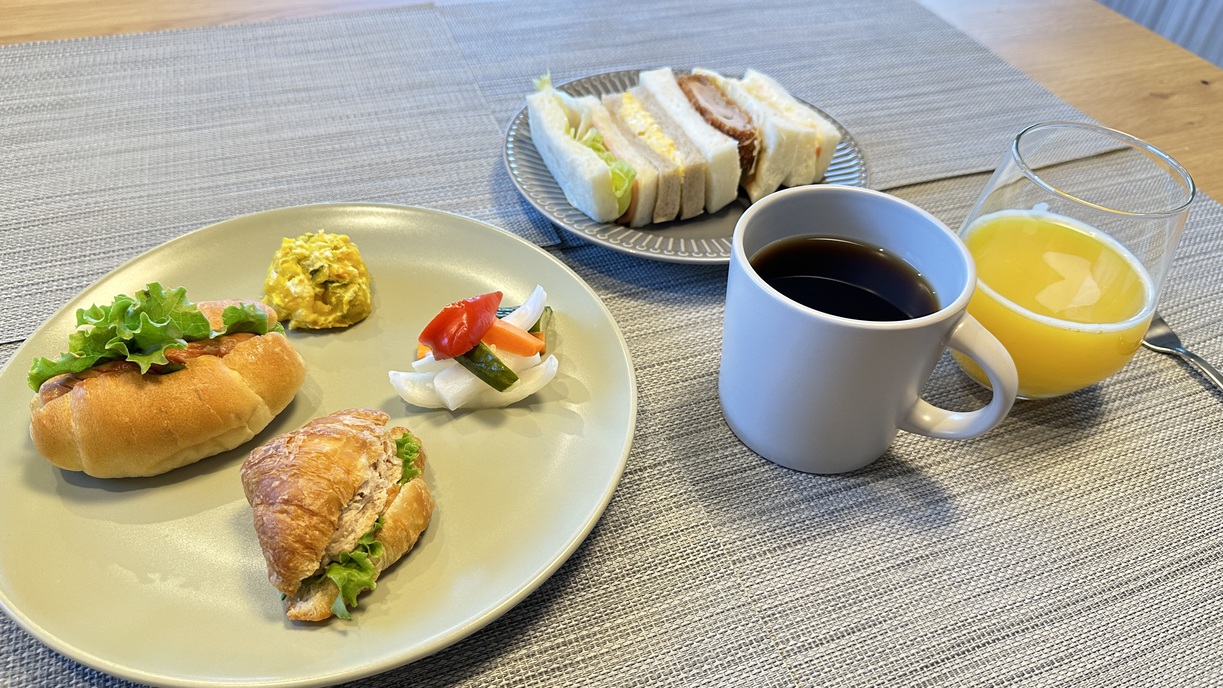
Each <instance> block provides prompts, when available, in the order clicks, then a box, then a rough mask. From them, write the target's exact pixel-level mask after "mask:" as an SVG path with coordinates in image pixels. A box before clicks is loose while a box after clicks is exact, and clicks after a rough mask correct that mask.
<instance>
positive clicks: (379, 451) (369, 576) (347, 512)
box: [241, 409, 433, 621]
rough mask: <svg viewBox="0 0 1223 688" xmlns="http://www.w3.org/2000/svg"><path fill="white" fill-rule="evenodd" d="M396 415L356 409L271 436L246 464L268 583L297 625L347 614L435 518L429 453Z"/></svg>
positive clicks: (247, 489) (244, 474)
mask: <svg viewBox="0 0 1223 688" xmlns="http://www.w3.org/2000/svg"><path fill="white" fill-rule="evenodd" d="M389 420H390V417H389V416H388V415H387V414H385V413H383V412H382V411H377V410H372V409H348V410H344V411H337V412H335V413H333V414H331V415H328V416H323V417H321V418H316V419H314V420H312V421H310V422H309V423H307V424H306V425H305V426H303V427H302V428H300V429H298V430H294V431H293V432H289V433H286V434H283V435H279V436H277V437H274V438H272V439H271V440H269V441H268V442H267V443H266V444H264V445H262V446H260V447H258V448H257V449H255V450H254V451H252V452H251V454H250V457H249V458H248V459H247V460H246V461H245V462H244V463H243V464H242V469H241V475H242V486H243V489H244V491H245V493H246V499H247V502H249V503H250V505H251V508H252V510H253V513H254V526H255V532H256V534H257V536H258V538H259V545H260V548H261V549H262V551H263V556H264V560H265V562H266V564H267V570H268V580H269V581H271V583H272V585H273V586H275V587H276V589H277V590H279V591H280V592H281V593H282V594H283V595H284V596H285V613H286V615H287V616H288V618H290V619H293V620H298V621H322V620H324V619H327V618H329V617H331V616H332V615H336V616H341V617H344V618H348V617H349V612H348V607H349V606H354V605H355V604H356V598H357V595H359V594H360V593H361V592H362V591H364V590H372V589H373V588H374V587H376V581H377V579H378V577H379V575H380V574H381V573H382V571H384V570H385V569H386V568H387V567H388V566H390V565H391V564H393V563H395V562H396V561H397V560H399V558H400V557H402V556H403V555H404V554H406V553H407V552H408V551H409V550H411V549H412V547H413V546H414V545H415V544H416V541H417V539H418V538H419V537H420V535H421V533H422V532H423V531H424V530H425V527H426V526H428V524H429V520H430V519H431V518H432V515H433V498H432V497H431V496H430V494H429V489H428V487H427V486H426V485H425V481H424V479H423V477H422V475H423V471H424V467H425V453H424V450H423V449H422V448H421V446H420V441H419V440H418V439H417V438H416V437H415V436H414V435H412V433H410V432H409V431H408V430H407V429H405V428H402V427H389V428H388V427H387V426H386V425H387V422H388V421H389Z"/></svg>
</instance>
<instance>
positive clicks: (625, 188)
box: [579, 129, 637, 216]
mask: <svg viewBox="0 0 1223 688" xmlns="http://www.w3.org/2000/svg"><path fill="white" fill-rule="evenodd" d="M579 143H581V144H582V145H583V146H586V147H587V148H589V149H590V150H592V151H594V152H595V154H596V155H598V156H599V158H601V159H602V160H603V162H605V163H607V166H608V168H609V169H610V170H611V177H612V194H614V195H615V197H616V215H617V216H619V215H623V214H624V211H626V210H628V206H629V203H630V202H631V201H632V200H633V180H635V179H637V170H635V169H633V166H632V165H630V164H628V163H627V162H625V161H623V160H617V159H616V156H615V154H614V153H612V152H611V151H609V150H607V146H606V145H605V144H604V143H603V134H601V133H599V130H598V129H590V130H589V131H587V132H586V135H585V136H583V137H582V139H581V141H579Z"/></svg>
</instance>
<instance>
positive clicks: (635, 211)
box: [575, 96, 679, 227]
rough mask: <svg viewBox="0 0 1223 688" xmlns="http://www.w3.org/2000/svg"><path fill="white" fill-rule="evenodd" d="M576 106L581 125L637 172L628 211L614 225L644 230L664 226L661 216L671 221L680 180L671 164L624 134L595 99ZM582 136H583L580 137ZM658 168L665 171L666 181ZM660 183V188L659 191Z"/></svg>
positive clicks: (581, 100)
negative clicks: (651, 226) (581, 117)
mask: <svg viewBox="0 0 1223 688" xmlns="http://www.w3.org/2000/svg"><path fill="white" fill-rule="evenodd" d="M575 104H576V105H577V107H578V108H580V109H581V111H582V113H583V122H584V123H585V124H586V125H587V126H588V127H589V128H591V129H594V130H596V131H598V132H599V135H600V136H601V137H602V139H603V146H604V147H605V148H606V149H607V150H608V151H609V152H610V153H611V154H612V155H614V156H616V158H618V159H620V160H623V161H624V162H626V163H628V164H629V165H631V166H632V167H633V169H634V170H636V172H637V176H636V178H635V179H634V181H633V185H634V188H633V189H632V197H631V198H630V200H629V204H628V209H627V210H625V212H624V214H623V215H621V216H620V218H619V219H618V220H617V222H619V223H620V224H624V225H628V226H629V227H644V226H645V225H648V224H650V223H652V222H665V221H666V220H659V219H657V218H658V217H659V214H660V213H661V216H662V217H666V219H668V220H669V219H672V218H674V217H675V216H676V214H678V213H679V176H678V175H677V174H676V173H675V169H674V167H675V166H674V164H673V163H671V162H670V161H668V160H664V159H662V158H660V157H659V156H658V155H656V154H655V153H654V151H652V150H650V149H649V148H648V147H646V145H645V144H644V143H642V142H641V141H639V140H638V139H637V137H636V136H634V135H633V133H632V132H630V131H627V130H625V129H624V128H623V127H622V126H621V125H620V123H618V122H617V121H616V119H615V118H614V117H612V115H611V113H610V112H608V111H607V108H605V107H603V104H602V103H600V102H599V99H598V98H595V97H594V96H582V97H581V98H578V99H576V100H575ZM585 135H586V134H585V133H584V132H583V133H582V134H581V136H585ZM660 168H662V169H663V170H664V171H665V179H663V178H662V176H663V173H660V171H659V170H660ZM660 181H661V183H662V186H663V188H662V190H661V191H660V189H659V184H660ZM660 197H661V198H660ZM660 200H661V207H660V205H659V204H660ZM668 213H670V215H669V216H668V215H667V214H668Z"/></svg>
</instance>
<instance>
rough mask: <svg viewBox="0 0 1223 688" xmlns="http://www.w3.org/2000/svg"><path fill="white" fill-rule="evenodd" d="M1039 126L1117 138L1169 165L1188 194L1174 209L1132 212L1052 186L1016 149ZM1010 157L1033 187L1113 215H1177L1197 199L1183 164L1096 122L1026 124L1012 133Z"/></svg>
mask: <svg viewBox="0 0 1223 688" xmlns="http://www.w3.org/2000/svg"><path fill="white" fill-rule="evenodd" d="M1039 129H1077V130H1080V131H1088V132H1091V133H1094V134H1101V135H1104V136H1107V137H1109V138H1112V139H1114V140H1117V141H1119V142H1120V143H1123V144H1125V145H1127V146H1129V147H1130V148H1135V149H1138V150H1141V151H1143V152H1145V153H1147V154H1149V155H1153V156H1155V157H1156V158H1159V159H1160V160H1162V161H1163V162H1164V163H1165V164H1167V166H1168V167H1169V168H1171V170H1172V171H1173V172H1175V175H1174V176H1179V177H1180V181H1181V182H1183V183H1184V185H1185V188H1186V189H1187V190H1188V192H1189V193H1188V195H1187V197H1186V198H1185V201H1184V202H1183V203H1181V204H1180V205H1178V206H1176V207H1174V208H1171V209H1169V210H1159V211H1150V212H1139V211H1133V210H1121V209H1119V208H1110V207H1108V206H1105V205H1100V204H1099V203H1093V202H1091V201H1088V200H1086V199H1083V198H1079V197H1078V196H1075V195H1074V194H1072V193H1069V192H1067V191H1064V190H1062V189H1059V188H1057V187H1056V186H1053V185H1052V184H1050V183H1048V182H1047V181H1045V180H1044V178H1042V177H1041V176H1040V174H1039V173H1038V172H1037V171H1036V170H1034V169H1033V168H1032V167H1030V166H1029V165H1028V163H1027V161H1025V160H1024V158H1023V154H1022V153H1020V151H1019V144H1020V141H1022V139H1023V137H1024V136H1025V135H1027V134H1029V133H1031V132H1033V131H1036V130H1039ZM1011 159H1012V160H1014V161H1015V164H1016V165H1017V166H1018V167H1019V169H1020V171H1022V172H1023V174H1024V176H1025V177H1027V178H1028V179H1029V180H1031V181H1032V183H1034V184H1036V185H1037V186H1040V187H1041V188H1042V189H1044V190H1046V191H1048V192H1049V193H1052V194H1054V195H1056V196H1061V197H1062V198H1065V199H1067V200H1069V201H1072V202H1074V203H1078V204H1080V205H1084V206H1087V207H1089V208H1093V209H1095V210H1102V211H1104V212H1108V213H1113V214H1115V215H1126V216H1130V217H1145V218H1160V217H1170V216H1173V215H1179V214H1180V213H1182V212H1184V211H1185V210H1186V209H1188V208H1189V206H1190V205H1191V204H1192V203H1193V201H1194V199H1195V198H1197V185H1196V184H1195V183H1194V182H1193V177H1192V176H1190V174H1189V171H1188V170H1186V169H1185V168H1184V166H1182V165H1181V164H1180V163H1179V162H1177V161H1176V159H1175V158H1173V157H1172V156H1171V155H1168V154H1167V153H1165V152H1164V151H1163V150H1162V149H1160V148H1158V147H1156V146H1154V145H1152V144H1150V143H1147V142H1146V141H1143V140H1142V139H1140V138H1138V137H1137V136H1133V135H1131V134H1127V133H1125V132H1123V131H1119V130H1117V129H1110V128H1108V127H1105V126H1101V125H1099V124H1092V123H1090V122H1076V121H1071V120H1050V121H1047V122H1037V123H1036V124H1032V125H1029V126H1027V127H1025V128H1024V129H1023V130H1022V131H1020V132H1019V133H1018V134H1016V135H1015V139H1014V140H1013V141H1012V142H1011Z"/></svg>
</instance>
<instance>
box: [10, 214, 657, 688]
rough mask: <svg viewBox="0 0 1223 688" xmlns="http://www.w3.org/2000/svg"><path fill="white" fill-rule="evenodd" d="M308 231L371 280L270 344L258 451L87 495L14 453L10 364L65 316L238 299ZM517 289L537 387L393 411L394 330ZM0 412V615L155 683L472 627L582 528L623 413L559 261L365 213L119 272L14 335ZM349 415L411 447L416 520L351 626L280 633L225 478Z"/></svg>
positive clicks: (415, 217) (272, 217)
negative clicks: (529, 331)
mask: <svg viewBox="0 0 1223 688" xmlns="http://www.w3.org/2000/svg"><path fill="white" fill-rule="evenodd" d="M320 228H325V229H327V230H329V231H333V232H344V233H347V234H349V235H350V236H351V237H352V239H353V241H354V242H356V244H357V245H358V246H359V247H360V249H361V252H362V254H363V256H364V257H365V260H366V262H367V263H368V265H369V269H370V273H371V275H372V276H373V290H374V310H373V314H372V315H371V316H370V317H369V318H368V319H367V320H365V321H364V322H362V323H359V324H357V325H356V326H354V327H352V328H349V329H348V330H343V331H337V332H326V333H314V334H302V333H297V332H291V333H290V338H291V340H292V341H293V344H294V346H295V347H296V348H297V349H298V351H300V352H301V354H302V356H303V358H305V360H306V364H307V366H308V368H307V376H306V382H305V385H304V386H303V388H302V390H301V392H299V394H298V396H297V398H296V400H295V401H294V402H293V403H292V404H291V405H290V406H289V408H288V409H286V410H285V412H284V413H282V414H281V415H280V417H278V418H277V419H276V420H275V421H273V423H272V425H271V427H269V428H268V429H267V430H265V431H264V432H263V433H262V434H261V435H260V436H259V437H257V438H255V439H254V440H252V441H251V442H249V443H248V444H246V445H244V446H243V447H240V448H239V449H237V450H234V451H231V452H227V453H225V454H221V455H218V456H214V457H212V458H209V459H205V460H203V461H201V462H199V463H197V464H194V465H192V466H188V467H185V468H182V469H179V470H177V471H172V472H170V473H168V474H166V475H163V476H159V477H155V478H144V479H125V480H95V479H92V478H89V477H87V476H84V475H82V474H78V473H72V472H66V471H62V470H59V469H57V468H54V467H53V466H51V465H50V464H49V463H47V462H46V461H44V460H43V459H42V458H41V457H39V456H38V455H37V454H36V453H35V451H34V448H33V445H32V443H31V441H30V439H29V437H28V434H27V423H28V416H27V414H26V411H25V409H26V407H27V404H28V402H29V399H30V397H31V395H32V392H30V390H29V389H28V388H27V387H26V385H25V376H26V371H27V369H28V366H29V364H30V361H31V359H32V358H33V357H34V356H38V355H46V356H54V355H56V354H58V353H59V352H60V351H61V350H62V349H63V345H64V342H65V341H66V337H67V335H68V333H69V331H70V330H71V329H72V328H73V326H74V324H75V320H74V313H75V310H76V309H77V308H78V307H83V306H88V305H89V304H92V303H95V302H102V301H105V302H107V303H109V302H110V300H111V298H112V297H113V296H114V295H115V294H118V293H131V292H132V291H134V290H136V289H139V288H141V287H143V286H144V284H145V283H146V282H148V281H151V280H159V281H161V282H162V283H163V284H167V285H182V286H185V287H187V293H188V296H189V297H190V298H192V299H193V300H197V301H198V300H205V299H216V298H225V297H256V298H257V297H258V296H259V295H261V294H262V283H263V276H264V274H265V271H266V270H267V265H268V263H269V262H271V258H272V254H273V252H275V250H276V248H277V247H278V246H279V244H280V240H281V238H282V237H285V236H297V235H298V234H301V233H303V232H304V231H308V230H315V229H320ZM536 283H539V284H542V285H543V286H544V288H545V289H546V290H547V291H548V294H549V303H550V305H551V306H552V308H553V309H554V310H555V313H556V317H555V319H554V320H553V326H552V332H551V333H550V336H549V345H550V348H553V350H554V351H555V353H556V356H557V358H558V359H559V361H560V371H559V373H558V375H557V378H556V379H555V380H553V382H552V384H551V385H549V386H548V387H547V388H545V389H544V390H542V391H541V392H539V393H538V394H537V395H535V396H534V397H531V398H528V399H526V400H524V401H523V402H520V403H518V404H516V405H514V406H512V407H510V408H508V409H502V410H487V411H471V412H458V413H450V412H446V411H430V410H421V409H415V408H413V407H409V406H407V405H406V404H404V403H403V402H402V401H401V400H400V399H399V398H398V397H397V396H395V394H394V392H393V391H392V390H391V387H390V384H389V383H388V381H387V370H388V369H391V368H397V369H403V368H404V367H406V366H407V365H408V361H409V358H410V357H411V356H412V355H413V353H414V349H415V340H416V335H417V334H419V331H420V329H421V328H422V327H423V325H424V324H425V323H426V322H427V321H428V319H429V318H431V317H432V316H433V315H434V314H435V313H436V312H437V311H438V310H440V308H441V307H442V306H443V305H445V304H447V303H449V302H451V301H454V300H456V299H459V298H465V297H467V296H472V295H475V294H478V293H483V292H487V291H491V290H494V289H500V290H503V291H504V292H505V295H506V303H507V304H508V303H512V302H513V301H515V300H516V299H522V298H525V297H526V296H527V294H529V293H530V291H531V289H532V288H533V287H534V286H535V284H536ZM553 343H554V344H553ZM0 396H2V398H3V401H4V408H5V409H6V410H7V413H5V414H3V416H2V420H0V424H2V425H0V428H2V429H0V443H2V445H0V455H3V456H4V459H5V460H4V461H3V462H0V483H2V484H3V485H4V499H3V506H2V507H0V514H2V518H3V523H4V527H3V528H0V603H2V604H3V607H4V609H5V611H6V612H7V613H8V614H9V616H11V617H12V618H13V619H15V620H16V621H17V623H19V624H20V625H21V626H22V627H23V628H25V629H26V630H27V631H29V632H30V633H31V634H33V635H34V636H35V637H36V638H38V639H39V640H41V641H42V642H44V643H46V644H47V645H48V646H50V647H51V648H53V649H55V650H56V651H58V652H60V653H62V654H64V655H67V656H69V657H71V658H73V659H76V660H78V661H80V662H82V663H84V664H87V665H89V666H91V667H94V668H96V669H100V670H102V671H105V672H107V673H110V674H114V675H116V676H120V677H122V678H126V679H130V680H133V681H139V682H142V683H151V684H156V685H173V686H214V685H225V686H254V685H260V686H268V685H276V686H305V685H330V684H333V683H336V682H339V681H343V680H349V679H354V678H358V677H360V676H364V675H368V674H373V673H376V672H380V671H383V670H386V669H390V668H393V667H395V666H398V665H401V664H404V663H407V662H410V661H412V660H415V659H418V658H420V657H424V656H426V655H428V654H431V653H433V652H437V651H438V650H440V649H442V648H444V647H446V646H447V645H450V644H451V643H454V642H455V641H457V640H459V639H461V638H463V637H465V636H467V635H469V634H471V633H472V632H474V631H476V630H477V629H479V628H481V627H482V626H484V625H485V624H487V623H489V622H490V621H492V620H493V619H495V618H497V617H498V616H500V615H501V614H503V613H504V612H506V611H507V610H508V609H510V608H511V607H513V606H514V605H515V604H516V603H518V602H519V601H520V600H522V599H523V598H524V597H526V595H527V594H528V593H530V592H531V591H532V590H534V589H535V588H536V587H537V586H539V585H540V583H542V582H543V581H544V580H546V579H547V578H548V576H550V575H551V574H552V572H553V571H555V570H556V568H557V567H559V566H560V565H561V563H562V562H564V561H565V560H566V559H567V558H568V557H569V555H570V554H571V553H572V552H573V551H574V550H575V549H576V548H577V546H578V545H579V544H580V543H581V542H582V540H583V539H584V538H585V537H586V535H587V533H589V532H590V529H591V528H592V527H593V526H594V524H595V521H596V520H597V519H598V518H599V516H600V514H601V513H602V512H603V509H604V507H606V505H607V503H608V500H610V499H611V496H612V491H613V490H614V489H615V486H616V484H617V482H618V481H619V479H620V474H621V472H622V471H623V469H624V463H625V459H626V457H627V454H628V450H629V444H630V442H631V439H632V436H633V427H634V422H635V418H636V400H637V394H636V384H635V379H634V376H633V370H632V366H631V363H630V361H629V354H628V349H627V347H626V346H625V343H624V339H623V337H622V336H621V334H620V331H619V329H618V328H617V326H616V324H615V323H614V322H613V320H612V317H611V315H610V314H609V313H608V311H607V309H606V308H605V307H604V305H603V303H602V302H601V301H600V300H599V297H598V296H596V295H595V293H594V292H592V291H591V290H590V288H589V287H588V286H587V285H586V284H585V283H584V282H583V281H582V280H581V279H580V278H579V277H578V276H577V275H575V274H574V273H573V272H572V271H570V270H569V269H568V268H567V267H565V266H564V265H562V264H561V263H560V262H558V261H557V260H555V259H554V258H552V257H551V256H549V255H548V254H547V253H546V252H544V251H541V250H539V249H538V248H536V247H535V246H533V245H531V244H529V243H527V242H525V241H523V240H521V239H519V238H517V237H515V236H513V235H511V234H509V233H506V232H504V231H501V230H499V229H497V228H495V227H491V226H489V225H485V224H482V223H479V222H476V221H474V220H469V219H466V218H462V217H458V216H455V215H449V214H446V213H441V212H436V211H430V210H423V209H419V208H405V207H399V206H385V205H365V204H338V205H318V206H303V207H297V208H285V209H282V210H272V211H268V212H263V213H256V214H253V215H247V216H243V217H239V218H236V219H233V220H228V221H226V222H221V223H219V224H216V225H213V226H210V227H206V228H204V229H201V230H198V231H196V232H193V233H191V234H188V235H186V236H184V237H182V238H180V239H177V240H175V241H172V242H170V243H167V244H165V245H163V246H161V247H159V248H157V249H154V250H153V251H150V252H149V253H146V254H145V255H143V256H140V257H139V258H136V259H135V260H133V261H131V262H130V263H127V264H126V265H124V266H122V267H120V268H119V269H117V270H116V271H115V272H113V273H111V274H110V275H108V276H106V277H105V278H103V279H102V280H101V281H99V282H98V283H97V284H95V285H93V286H91V287H90V288H88V289H86V290H85V291H84V292H83V293H81V294H80V295H79V296H77V297H76V298H75V299H74V300H73V301H72V302H71V303H69V304H67V305H66V306H65V307H64V308H63V309H61V310H60V311H59V312H58V313H56V314H55V316H53V317H52V318H51V320H50V321H48V322H47V323H46V324H45V325H44V326H43V327H42V328H40V329H39V330H38V331H37V332H35V333H34V334H33V335H32V336H31V337H30V338H29V340H28V341H27V342H26V343H25V345H24V346H22V347H21V349H20V350H18V351H17V353H16V354H14V355H13V358H12V359H11V361H10V363H9V365H8V366H7V367H5V369H4V370H3V372H0ZM353 406H371V407H376V408H381V409H383V410H385V411H386V412H387V413H389V414H390V415H391V417H392V419H393V420H392V422H396V423H399V424H402V425H405V426H407V427H409V428H411V429H412V430H413V431H415V432H416V433H417V434H418V435H420V437H421V438H422V439H423V441H424V444H425V447H426V450H427V451H428V455H429V464H428V468H427V469H426V480H427V481H428V484H429V487H430V489H431V490H432V491H433V493H434V495H435V497H436V499H437V510H436V512H435V514H434V518H433V522H432V523H431V524H430V526H429V528H428V530H426V531H425V534H424V536H423V537H422V539H421V541H420V543H419V544H418V545H417V546H416V548H415V549H414V550H413V551H412V552H411V553H409V554H408V556H407V557H405V558H404V559H402V560H400V561H399V562H398V563H397V564H396V565H395V566H394V567H392V568H391V569H390V570H388V571H387V572H386V574H385V575H384V576H383V577H382V578H381V579H380V580H379V581H378V588H377V589H376V590H374V591H373V592H370V593H368V594H366V595H365V596H363V597H362V598H361V603H360V608H359V609H358V610H357V611H355V612H354V615H353V620H352V621H351V622H344V621H339V620H334V619H333V620H332V621H331V622H328V623H324V624H319V625H312V624H295V623H292V622H288V621H286V620H285V618H284V614H283V611H282V609H281V604H280V601H279V598H278V593H277V592H276V591H275V590H274V589H273V588H272V586H271V584H269V583H268V581H267V575H266V571H265V568H264V563H263V557H262V556H261V554H260V551H259V545H258V543H257V542H256V539H255V532H254V528H253V526H252V525H251V513H250V508H249V507H248V506H247V504H246V500H245V499H244V498H243V496H242V486H241V484H240V482H239V479H238V467H239V465H240V464H241V462H242V460H243V458H244V457H245V455H246V453H247V452H249V451H250V449H251V448H253V447H255V446H257V445H258V443H260V442H262V441H265V440H267V439H268V438H270V437H271V436H273V435H274V434H276V433H281V432H285V431H287V430H290V429H292V428H295V427H297V426H299V425H301V424H302V423H304V422H305V421H307V420H308V419H310V418H313V417H315V416H319V415H323V414H325V413H330V412H331V411H334V410H337V409H341V408H348V407H353ZM490 651H493V650H492V649H490Z"/></svg>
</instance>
